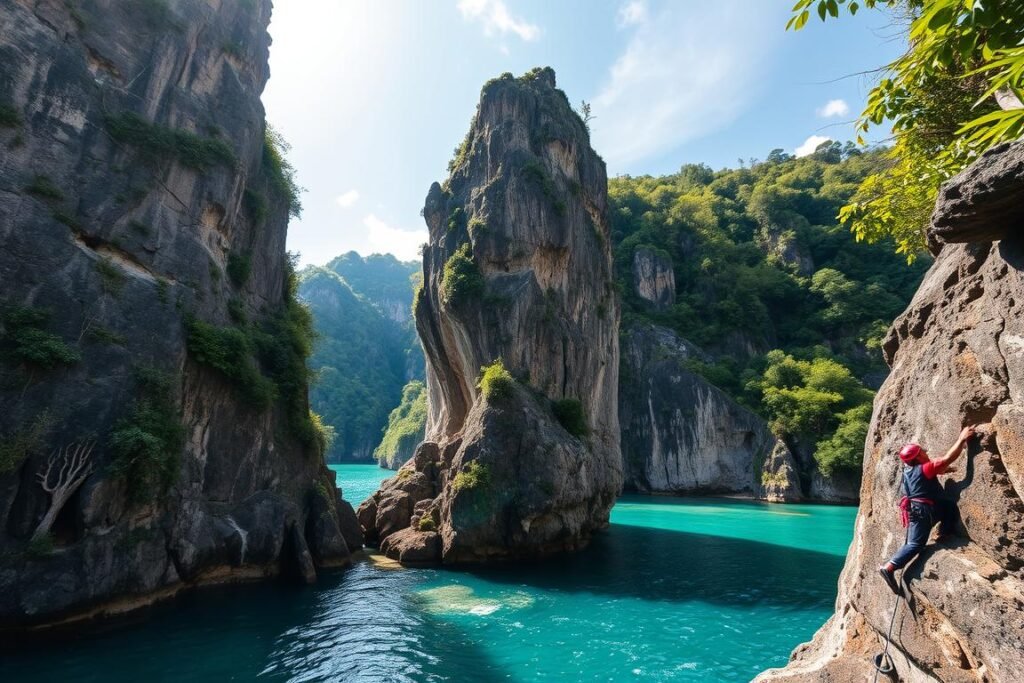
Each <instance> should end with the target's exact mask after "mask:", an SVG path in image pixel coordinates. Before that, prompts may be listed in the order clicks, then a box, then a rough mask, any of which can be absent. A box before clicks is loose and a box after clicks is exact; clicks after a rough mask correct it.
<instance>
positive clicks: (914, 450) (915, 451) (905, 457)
mask: <svg viewBox="0 0 1024 683" xmlns="http://www.w3.org/2000/svg"><path fill="white" fill-rule="evenodd" d="M919 455H921V447H920V446H918V445H917V444H916V443H908V444H907V445H906V446H904V447H903V448H901V449H900V460H902V461H903V462H905V463H908V464H909V463H912V462H914V461H916V460H917V456H919Z"/></svg>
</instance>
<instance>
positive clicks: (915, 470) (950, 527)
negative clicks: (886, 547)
mask: <svg viewBox="0 0 1024 683" xmlns="http://www.w3.org/2000/svg"><path fill="white" fill-rule="evenodd" d="M973 436H974V427H973V426H967V427H964V428H963V431H961V432H960V438H959V439H957V441H956V443H955V444H953V447H952V448H950V449H949V450H948V451H946V454H945V455H944V456H943V457H941V458H938V459H937V460H931V459H929V458H928V451H926V450H925V449H924V448H922V447H921V446H920V445H918V444H916V443H908V444H907V445H906V446H904V447H903V448H902V449H901V450H900V460H902V461H903V493H904V494H905V495H904V496H903V498H902V499H901V500H900V517H901V519H902V520H903V526H904V527H908V529H907V541H906V543H904V544H903V547H902V548H900V549H899V550H897V551H896V554H895V555H893V556H892V559H891V560H889V561H888V562H886V563H885V564H883V565H882V566H880V567H879V568H878V573H879V574H881V575H882V580H884V581H885V584H886V585H887V586H889V588H890V589H892V592H893V593H895V594H896V595H900V587H899V584H898V583H896V576H895V574H896V570H897V569H902V568H903V567H905V566H906V565H907V563H908V562H910V560H911V559H912V558H913V557H914V556H915V555H917V554H918V553H919V552H921V549H922V548H924V546H925V544H927V543H928V536H929V535H930V534H931V531H932V527H933V526H934V525H935V524H936V523H938V525H939V535H938V537H937V539H936V540H937V541H938V542H942V541H943V540H944V539H946V538H947V537H949V536H952V535H953V534H954V533H955V532H956V526H957V518H958V515H957V509H956V503H955V502H953V501H952V500H950V499H949V498H947V497H946V496H945V495H944V493H943V490H942V487H941V486H939V479H938V477H939V475H940V474H948V473H950V472H954V471H956V468H955V467H950V465H951V464H952V463H953V461H955V460H956V459H957V458H959V457H960V455H961V453H963V450H964V446H966V445H967V442H968V441H969V440H970V439H971V437H973Z"/></svg>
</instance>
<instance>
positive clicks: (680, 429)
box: [619, 325, 802, 502]
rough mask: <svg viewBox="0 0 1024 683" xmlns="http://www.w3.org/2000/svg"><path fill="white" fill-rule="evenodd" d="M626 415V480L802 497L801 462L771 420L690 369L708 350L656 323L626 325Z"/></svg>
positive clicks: (652, 488)
mask: <svg viewBox="0 0 1024 683" xmlns="http://www.w3.org/2000/svg"><path fill="white" fill-rule="evenodd" d="M622 338H623V349H622V366H621V377H620V381H621V387H620V392H619V421H620V424H621V425H622V456H623V461H624V464H625V476H626V487H627V488H628V489H631V490H635V491H643V492H658V493H746V494H749V495H753V496H757V497H762V498H766V499H768V500H772V501H776V502H783V501H785V502H792V501H797V500H800V499H801V498H802V495H801V492H800V483H799V479H798V476H797V467H796V465H795V462H794V460H793V456H792V454H790V452H789V450H788V449H787V448H786V446H785V444H783V443H782V442H781V441H779V440H778V439H776V438H775V436H773V435H772V433H771V431H769V429H768V425H766V424H765V422H764V420H763V419H761V418H760V417H759V416H757V415H755V414H754V413H752V412H750V411H749V410H747V409H745V408H743V407H742V406H740V405H738V404H737V403H736V402H735V401H733V400H732V399H731V398H730V397H729V396H728V395H726V394H725V393H724V392H723V391H721V390H720V389H718V388H716V387H714V386H712V385H710V384H708V383H707V382H706V381H705V380H704V379H703V378H701V377H700V376H699V375H697V374H695V373H693V372H691V371H690V370H688V369H687V365H686V363H687V361H689V360H707V358H706V356H705V354H704V353H703V352H702V351H700V350H699V349H698V348H697V347H695V346H693V345H692V344H690V343H689V342H687V341H685V340H683V339H680V338H679V337H678V336H677V335H676V334H674V333H673V332H672V331H670V330H667V329H665V328H661V327H657V326H654V325H635V326H631V327H630V328H628V329H625V330H623V334H622Z"/></svg>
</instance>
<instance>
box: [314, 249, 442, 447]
mask: <svg viewBox="0 0 1024 683" xmlns="http://www.w3.org/2000/svg"><path fill="white" fill-rule="evenodd" d="M418 274H419V266H418V264H416V263H403V262H401V261H398V260H397V259H396V258H395V257H393V256H390V255H384V256H382V255H378V254H375V255H373V256H369V257H366V258H363V257H360V256H359V255H358V254H356V253H355V252H349V253H347V254H344V255H342V256H339V257H338V258H336V259H334V260H333V261H331V262H330V263H328V264H327V266H325V267H323V268H320V267H309V268H306V269H304V270H303V271H302V272H301V273H300V285H299V296H300V297H301V298H302V299H303V300H304V301H305V302H306V303H308V304H309V306H310V308H311V310H312V311H313V316H314V321H315V326H316V330H317V332H318V334H319V339H318V341H317V344H316V347H315V350H314V353H313V355H312V357H311V358H310V362H309V365H310V368H311V369H312V370H313V371H314V373H315V374H316V376H317V377H316V379H315V380H314V383H313V385H312V386H311V388H310V403H311V407H312V409H313V411H314V412H316V413H319V414H320V415H321V416H322V418H323V421H324V423H325V424H327V425H329V426H331V427H333V428H334V430H335V432H336V436H335V440H334V443H333V445H332V447H331V449H330V450H329V452H328V458H329V459H330V460H331V461H341V460H370V459H371V458H372V454H373V449H374V448H375V447H376V446H377V444H378V443H380V440H381V433H382V430H383V429H384V427H386V426H387V424H388V414H389V413H390V411H391V410H392V409H393V408H394V407H395V406H397V405H398V404H399V402H400V401H401V400H402V388H403V387H404V386H405V384H406V383H407V382H409V381H410V380H414V379H420V380H421V379H423V372H424V360H423V352H422V350H421V348H420V345H419V340H418V338H417V337H416V332H415V330H414V329H413V325H412V319H411V315H410V313H411V304H412V292H413V285H414V280H415V277H416V276H417V275H418Z"/></svg>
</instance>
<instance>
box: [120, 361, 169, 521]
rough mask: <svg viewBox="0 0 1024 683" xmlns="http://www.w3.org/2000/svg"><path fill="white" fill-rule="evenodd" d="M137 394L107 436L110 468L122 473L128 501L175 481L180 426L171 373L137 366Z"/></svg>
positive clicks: (150, 496) (143, 499)
mask: <svg viewBox="0 0 1024 683" xmlns="http://www.w3.org/2000/svg"><path fill="white" fill-rule="evenodd" d="M136 386H137V390H138V398H137V399H136V401H135V404H134V405H133V406H132V409H131V412H130V413H129V414H128V415H127V416H126V417H124V418H122V419H121V420H120V421H119V422H118V423H117V425H116V426H115V428H114V431H113V433H112V434H111V435H110V448H111V451H112V452H113V454H114V460H113V462H112V463H111V470H112V471H113V472H114V474H115V475H117V476H119V477H122V478H123V479H124V480H125V482H126V484H127V489H128V499H129V501H130V502H131V503H132V504H136V505H143V504H146V503H149V502H152V501H153V500H154V499H155V498H156V497H158V496H160V495H163V494H165V493H166V492H167V491H168V490H169V489H170V487H171V486H173V485H174V483H175V482H176V481H177V478H178V471H179V464H180V459H181V447H182V444H183V443H184V439H185V428H184V427H183V426H182V424H181V422H180V420H179V419H178V408H177V404H176V400H175V391H174V385H173V380H172V379H171V376H170V375H168V374H166V373H163V372H160V371H159V370H155V369H153V368H140V369H139V370H137V371H136Z"/></svg>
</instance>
